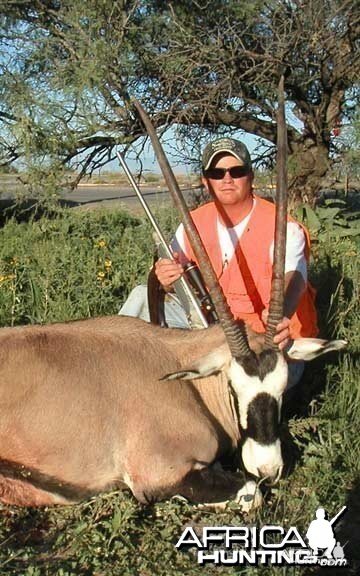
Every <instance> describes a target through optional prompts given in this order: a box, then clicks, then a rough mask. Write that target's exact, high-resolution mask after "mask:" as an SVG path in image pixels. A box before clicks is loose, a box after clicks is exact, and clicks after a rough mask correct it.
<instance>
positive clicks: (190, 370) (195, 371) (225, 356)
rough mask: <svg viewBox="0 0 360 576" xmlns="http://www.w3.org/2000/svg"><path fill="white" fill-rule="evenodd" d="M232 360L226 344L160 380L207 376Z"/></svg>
mask: <svg viewBox="0 0 360 576" xmlns="http://www.w3.org/2000/svg"><path fill="white" fill-rule="evenodd" d="M230 360H231V354H230V350H229V348H228V346H227V345H226V344H224V345H223V346H221V347H220V348H217V350H214V351H213V352H210V353H209V354H207V355H206V356H202V358H199V359H198V360H195V361H194V363H193V364H191V365H190V366H185V367H184V368H183V369H182V370H178V371H177V372H171V373H170V374H166V375H165V376H163V377H162V378H160V380H193V379H195V378H205V377H206V376H212V375H213V374H218V373H219V372H220V371H221V370H223V368H225V366H226V364H228V363H229V362H230Z"/></svg>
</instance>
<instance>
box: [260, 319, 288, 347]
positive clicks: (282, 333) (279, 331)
mask: <svg viewBox="0 0 360 576" xmlns="http://www.w3.org/2000/svg"><path fill="white" fill-rule="evenodd" d="M268 315H269V311H268V310H264V311H263V313H262V315H261V319H262V321H263V322H264V324H265V326H266V322H267V319H268ZM274 342H275V344H278V345H279V348H280V350H284V348H286V347H287V346H288V344H289V343H290V320H289V318H287V317H286V316H284V318H283V319H282V320H281V322H279V324H278V325H277V326H276V334H275V336H274Z"/></svg>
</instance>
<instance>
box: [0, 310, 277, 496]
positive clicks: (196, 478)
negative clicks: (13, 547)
mask: <svg viewBox="0 0 360 576" xmlns="http://www.w3.org/2000/svg"><path fill="white" fill-rule="evenodd" d="M254 358H256V357H255V356H254ZM199 359H200V360H199ZM248 364H249V365H248V366H246V367H245V368H244V367H242V366H241V365H240V364H238V363H237V362H233V361H232V359H231V355H230V351H229V349H228V346H227V344H226V340H225V337H224V333H223V331H222V329H221V328H220V326H213V327H211V328H208V329H207V330H200V331H187V330H177V329H164V328H159V327H156V326H152V325H150V324H147V323H145V322H143V321H142V320H138V319H135V318H126V317H119V316H115V317H105V318H95V319H91V320H83V321H77V322H69V323H66V324H53V325H49V326H28V327H17V328H3V329H1V330H0V500H1V501H2V502H5V503H10V504H20V505H21V504H22V505H49V504H55V503H70V502H75V501H78V500H80V499H83V498H86V497H88V496H90V495H92V494H95V493H97V492H100V491H102V490H106V489H110V488H113V487H124V486H128V487H129V488H130V489H131V490H132V492H133V494H134V495H135V497H136V498H137V499H138V500H139V501H142V502H145V501H147V500H149V499H158V498H164V497H168V496H171V495H173V494H182V495H184V496H185V497H188V498H190V499H191V500H193V501H199V502H201V501H221V500H225V499H228V498H233V497H235V496H236V494H237V493H238V491H239V490H241V489H242V488H243V486H244V483H245V479H244V475H242V474H240V475H239V474H238V475H236V474H233V473H231V472H223V471H221V470H220V469H216V468H213V464H214V463H215V462H217V461H220V460H221V459H222V458H224V457H226V456H231V455H233V454H234V453H236V451H237V449H238V447H239V443H240V437H241V434H242V432H241V429H242V430H243V433H244V435H245V436H246V439H245V444H244V449H243V455H244V462H245V466H247V468H248V469H249V470H250V472H253V473H254V474H257V475H262V476H271V477H274V476H276V475H278V474H279V472H280V471H281V467H282V459H281V451H280V445H279V438H278V436H279V434H278V432H279V431H278V422H279V410H280V399H281V395H282V392H283V390H284V388H285V385H286V377H287V371H286V363H285V362H284V361H283V360H282V356H281V355H280V354H277V353H273V355H270V357H268V358H265V359H263V361H262V362H260V364H261V368H260V370H258V369H257V367H256V366H257V361H255V364H254V365H252V364H251V362H250V363H249V362H248ZM257 370H258V374H256V371H257ZM246 371H247V372H248V374H247V373H246ZM174 372H177V374H175V375H174V376H171V377H170V378H171V380H161V378H162V377H163V376H164V375H165V374H167V373H174ZM198 376H203V378H202V379H197V377H198ZM177 377H179V378H190V380H184V381H181V382H179V381H174V379H176V378H177ZM193 377H195V378H196V379H192V378H193ZM229 380H231V387H230V386H229ZM239 420H240V428H239Z"/></svg>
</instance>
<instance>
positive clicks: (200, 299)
mask: <svg viewBox="0 0 360 576" xmlns="http://www.w3.org/2000/svg"><path fill="white" fill-rule="evenodd" d="M116 155H117V157H118V159H119V162H120V164H121V166H122V167H123V169H124V172H125V174H126V176H127V178H128V180H129V182H130V184H131V185H132V187H133V189H134V192H135V194H136V195H137V197H138V199H139V200H140V203H141V205H142V207H143V208H144V211H145V213H146V215H147V217H148V218H149V221H150V224H151V225H152V227H153V229H154V230H155V233H156V236H157V238H158V251H159V255H160V257H162V258H170V259H171V260H173V259H174V255H173V253H172V251H171V248H170V247H169V246H168V244H167V242H166V240H165V238H164V235H163V233H162V232H161V230H160V227H159V225H158V223H157V222H156V219H155V218H154V215H153V213H152V212H151V209H150V208H149V206H148V204H147V202H146V200H145V199H144V197H143V196H142V194H141V191H140V188H139V187H138V185H137V183H136V181H135V179H134V177H133V175H132V174H131V172H130V170H129V167H128V166H127V164H126V161H125V158H124V156H123V155H122V154H121V153H120V152H118V151H117V152H116ZM174 289H175V292H176V294H177V296H178V298H179V300H180V302H181V304H182V306H183V308H184V310H185V312H186V316H187V318H188V321H189V324H190V326H191V324H192V321H191V315H192V314H193V313H194V314H195V315H196V316H197V318H198V320H200V323H201V324H202V326H203V327H204V328H207V327H208V326H209V322H208V320H207V316H208V317H209V318H210V319H211V320H212V321H214V320H216V319H217V317H216V313H215V309H214V306H213V304H212V301H211V298H210V295H209V294H208V292H207V290H206V288H205V285H204V282H203V280H202V278H201V274H200V270H199V269H198V267H197V266H196V264H195V263H194V262H190V263H189V264H187V265H186V266H185V267H184V275H183V276H181V277H180V278H179V280H177V281H176V282H174ZM194 292H195V294H194ZM204 310H205V313H204Z"/></svg>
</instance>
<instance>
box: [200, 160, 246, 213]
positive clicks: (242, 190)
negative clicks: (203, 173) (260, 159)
mask: <svg viewBox="0 0 360 576" xmlns="http://www.w3.org/2000/svg"><path fill="white" fill-rule="evenodd" d="M233 166H240V162H239V160H238V159H237V158H235V156H232V155H231V154H221V155H220V154H219V156H218V157H215V159H214V161H213V162H212V164H211V168H232V167H233ZM253 177H254V175H253V172H249V173H248V174H246V175H245V176H241V177H240V178H233V177H232V176H231V175H230V173H229V172H226V173H225V175H224V177H223V178H222V179H221V180H216V179H213V178H205V177H203V178H202V182H203V184H204V186H205V188H206V190H207V191H208V192H209V193H210V194H211V195H212V196H215V197H216V198H217V199H218V201H219V202H220V203H221V204H223V205H224V206H225V205H233V204H237V203H238V202H241V201H243V200H245V199H246V198H248V197H249V196H250V195H251V191H252V182H253Z"/></svg>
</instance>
